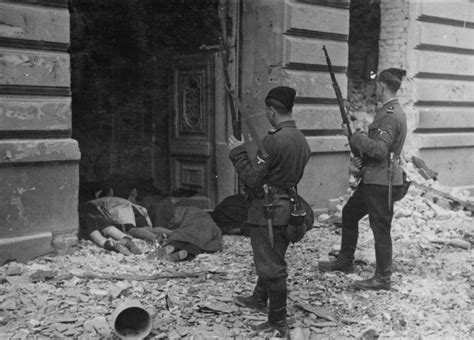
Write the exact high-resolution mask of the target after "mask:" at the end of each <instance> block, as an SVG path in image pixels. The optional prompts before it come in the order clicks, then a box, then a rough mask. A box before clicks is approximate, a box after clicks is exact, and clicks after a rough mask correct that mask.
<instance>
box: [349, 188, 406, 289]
mask: <svg viewBox="0 0 474 340" xmlns="http://www.w3.org/2000/svg"><path fill="white" fill-rule="evenodd" d="M401 191H402V188H401V187H399V186H394V187H393V198H394V200H397V198H398V197H399V196H400V193H401ZM367 214H368V215H369V223H370V228H371V229H372V232H373V234H374V240H375V258H376V262H377V265H376V271H375V276H376V277H377V278H378V279H381V280H390V277H391V274H392V237H391V235H390V230H391V224H392V218H393V212H392V211H391V209H389V206H388V186H384V185H372V184H365V185H364V184H361V185H359V187H358V188H357V190H356V191H355V192H354V194H353V195H352V197H351V198H349V200H348V201H347V203H346V205H345V206H344V208H343V209H342V239H341V251H340V257H341V259H342V260H350V261H352V260H353V259H354V253H355V250H356V247H357V239H358V238H359V220H360V219H361V218H363V217H364V216H365V215H367Z"/></svg>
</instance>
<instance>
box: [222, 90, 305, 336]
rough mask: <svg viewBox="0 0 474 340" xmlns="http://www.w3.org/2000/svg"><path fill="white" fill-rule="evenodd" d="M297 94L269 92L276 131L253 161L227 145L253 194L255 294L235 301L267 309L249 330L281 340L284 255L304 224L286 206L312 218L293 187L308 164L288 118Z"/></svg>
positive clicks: (233, 142)
mask: <svg viewBox="0 0 474 340" xmlns="http://www.w3.org/2000/svg"><path fill="white" fill-rule="evenodd" d="M295 95H296V91H295V90H294V89H292V88H290V87H284V86H281V87H276V88H273V89H272V90H270V92H269V93H268V95H267V97H266V98H265V104H266V111H265V113H266V116H267V118H268V120H269V121H270V123H271V125H272V126H273V127H274V129H273V130H271V131H270V132H269V133H268V135H267V136H265V137H264V139H263V143H258V141H257V144H263V146H260V147H259V151H258V153H257V155H256V157H255V159H250V158H249V156H248V154H247V151H246V148H245V146H244V145H243V142H241V141H238V140H237V139H236V138H235V137H234V136H231V137H230V138H229V143H228V146H229V149H230V150H231V151H230V155H229V158H230V159H231V161H232V163H233V164H234V166H235V168H236V170H237V172H238V174H239V175H240V179H241V180H242V182H243V183H244V184H245V185H247V186H248V187H249V188H250V189H251V190H252V191H253V194H254V195H253V196H254V199H253V200H252V201H251V203H250V208H249V212H248V216H247V223H248V224H249V229H250V241H251V244H252V250H253V259H254V262H255V268H256V272H257V276H258V280H257V284H256V287H255V289H254V291H253V294H252V295H251V296H248V297H243V296H238V297H236V299H235V302H236V303H237V304H238V305H240V306H245V307H248V308H252V309H256V310H258V311H261V312H266V311H267V310H268V321H266V322H264V323H262V324H258V325H253V326H252V329H253V330H255V331H275V330H276V331H277V332H278V336H279V337H284V338H286V337H287V336H288V325H287V323H286V300H287V287H286V279H287V277H288V273H287V270H286V267H287V265H286V262H285V253H286V250H287V248H288V244H289V242H297V241H298V240H300V239H301V238H302V237H303V235H304V232H305V223H304V222H302V223H299V222H296V223H294V219H293V217H294V216H295V214H294V210H293V209H291V206H292V204H291V203H290V202H297V205H300V206H303V207H304V209H305V210H306V213H307V215H308V216H307V217H309V221H306V225H308V226H310V227H311V226H312V221H311V218H312V217H313V215H312V211H311V209H310V208H309V205H308V204H307V203H306V202H305V201H304V200H303V199H302V198H301V197H299V196H297V194H296V185H297V184H298V182H299V181H300V179H301V177H302V176H303V172H304V168H305V166H306V164H307V163H308V160H309V157H310V148H309V145H308V142H307V141H306V138H305V136H304V135H303V134H302V133H301V131H299V130H298V129H297V127H296V123H295V121H294V120H293V117H292V108H293V101H294V98H295ZM252 137H253V138H254V139H255V138H257V137H256V136H252ZM308 208H309V209H308ZM299 211H300V212H301V211H302V210H301V209H299ZM290 213H291V218H292V219H291V220H290ZM301 215H304V213H303V214H300V216H301ZM303 218H304V217H303ZM299 221H301V219H300V220H299ZM295 228H296V229H295ZM295 231H296V233H295ZM267 301H269V304H268V305H267Z"/></svg>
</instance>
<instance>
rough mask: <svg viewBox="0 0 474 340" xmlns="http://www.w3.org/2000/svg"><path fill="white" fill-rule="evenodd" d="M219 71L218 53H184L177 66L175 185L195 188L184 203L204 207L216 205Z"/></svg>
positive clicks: (172, 144) (172, 151) (172, 148)
mask: <svg viewBox="0 0 474 340" xmlns="http://www.w3.org/2000/svg"><path fill="white" fill-rule="evenodd" d="M215 73H216V56H215V54H194V55H185V56H180V57H179V58H177V59H176V60H175V63H174V66H173V89H172V92H173V104H172V105H173V108H172V112H173V116H172V119H171V120H170V121H171V125H172V126H171V129H170V131H171V134H170V143H169V144H170V158H171V182H172V187H173V188H174V189H176V188H187V189H195V190H196V191H197V192H198V194H197V195H196V196H194V197H190V198H183V199H182V203H183V204H186V205H193V206H198V207H200V208H203V209H210V208H213V207H214V206H215V204H216V191H217V179H216V177H217V176H216V175H217V170H216V152H215V151H216V141H215V125H216V122H215V117H216V113H215V111H216V110H215V92H216V85H215Z"/></svg>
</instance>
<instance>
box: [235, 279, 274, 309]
mask: <svg viewBox="0 0 474 340" xmlns="http://www.w3.org/2000/svg"><path fill="white" fill-rule="evenodd" d="M267 301H268V284H267V282H266V281H265V280H263V279H261V278H258V280H257V284H256V285H255V288H254V290H253V294H252V295H250V296H237V297H235V298H234V302H235V304H236V305H239V306H242V307H247V308H251V309H255V310H257V311H259V312H261V313H264V314H266V313H268V305H267Z"/></svg>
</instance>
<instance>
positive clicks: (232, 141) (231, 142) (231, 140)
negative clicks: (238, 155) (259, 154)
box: [227, 135, 244, 150]
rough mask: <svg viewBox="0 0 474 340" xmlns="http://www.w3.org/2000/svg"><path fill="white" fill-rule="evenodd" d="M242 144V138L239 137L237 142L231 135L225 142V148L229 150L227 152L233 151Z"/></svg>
mask: <svg viewBox="0 0 474 340" xmlns="http://www.w3.org/2000/svg"><path fill="white" fill-rule="evenodd" d="M243 144H244V136H241V137H240V140H238V139H237V138H235V136H234V135H232V136H230V137H229V141H228V142H227V147H228V148H229V150H233V149H235V148H236V147H238V146H241V145H243Z"/></svg>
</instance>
